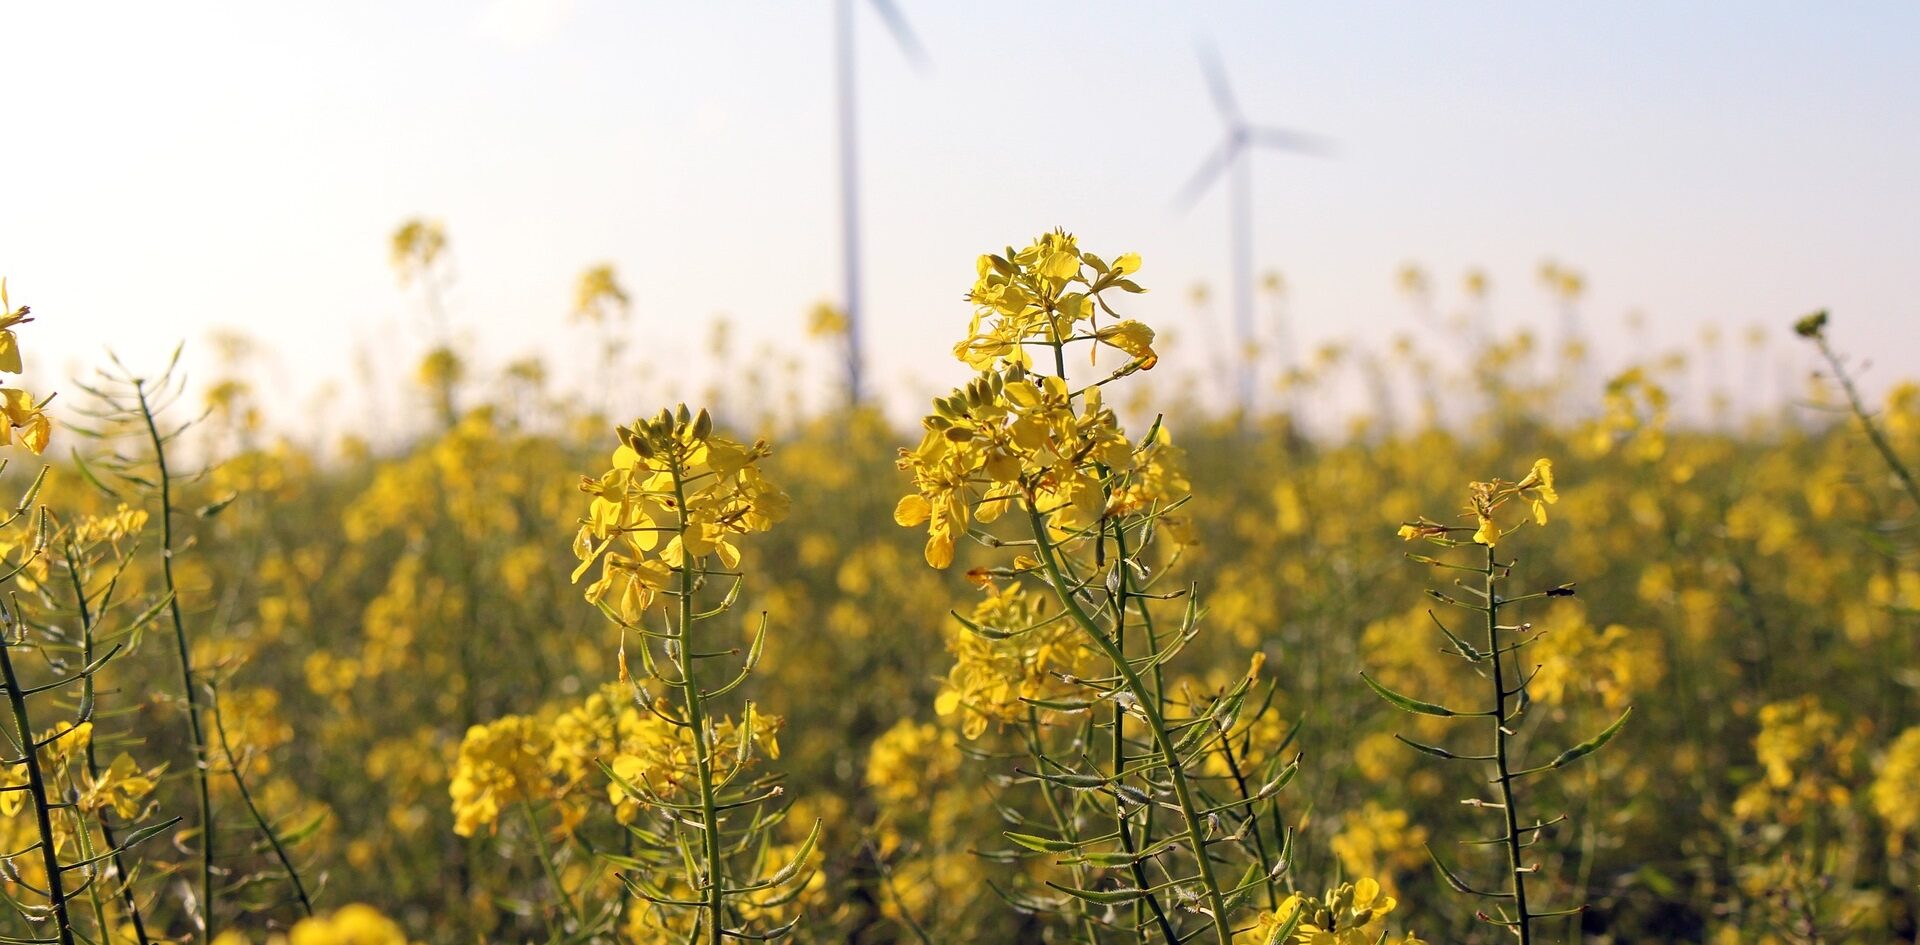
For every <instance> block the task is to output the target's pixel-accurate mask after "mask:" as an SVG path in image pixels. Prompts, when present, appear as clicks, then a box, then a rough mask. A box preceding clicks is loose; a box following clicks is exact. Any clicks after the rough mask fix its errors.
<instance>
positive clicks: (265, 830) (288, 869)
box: [207, 689, 313, 916]
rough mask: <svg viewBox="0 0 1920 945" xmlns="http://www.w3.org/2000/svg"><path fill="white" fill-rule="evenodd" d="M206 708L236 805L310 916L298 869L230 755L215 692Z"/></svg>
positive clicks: (218, 696)
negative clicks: (237, 800) (236, 794)
mask: <svg viewBox="0 0 1920 945" xmlns="http://www.w3.org/2000/svg"><path fill="white" fill-rule="evenodd" d="M207 708H208V709H209V710H211V713H212V716H213V733H214V735H215V736H216V737H217V738H219V740H220V753H221V754H222V755H225V756H226V759H227V770H228V771H229V772H231V773H232V775H233V786H234V787H235V788H236V789H238V790H239V792H240V802H241V803H242V804H243V805H245V806H246V808H247V815H248V816H249V817H251V818H253V824H254V826H255V827H258V828H259V829H260V833H261V835H262V836H264V837H266V838H267V845H268V846H269V847H271V848H272V849H273V856H274V858H275V859H277V860H279V861H280V869H281V871H283V872H285V873H286V874H287V882H288V883H289V884H290V885H292V886H293V894H294V895H295V896H296V897H298V898H299V900H300V909H301V911H302V912H305V913H306V914H307V915H309V916H311V915H313V900H312V899H311V898H308V896H307V884H306V883H304V882H302V881H301V880H300V870H299V869H298V868H296V867H295V866H294V865H293V858H292V857H291V856H288V855H287V848H286V846H285V845H284V844H282V843H281V842H280V832H279V831H277V830H275V829H273V823H272V822H271V821H269V820H267V818H266V815H265V814H262V813H261V812H260V805H258V804H256V803H254V800H253V791H252V789H250V788H248V787H247V776H246V772H244V771H241V770H240V759H239V758H238V757H236V756H235V755H234V753H233V743H232V742H231V741H228V739H227V723H226V720H225V719H224V718H223V717H222V716H221V714H220V694H219V692H217V691H212V690H211V689H210V690H209V692H208V693H207Z"/></svg>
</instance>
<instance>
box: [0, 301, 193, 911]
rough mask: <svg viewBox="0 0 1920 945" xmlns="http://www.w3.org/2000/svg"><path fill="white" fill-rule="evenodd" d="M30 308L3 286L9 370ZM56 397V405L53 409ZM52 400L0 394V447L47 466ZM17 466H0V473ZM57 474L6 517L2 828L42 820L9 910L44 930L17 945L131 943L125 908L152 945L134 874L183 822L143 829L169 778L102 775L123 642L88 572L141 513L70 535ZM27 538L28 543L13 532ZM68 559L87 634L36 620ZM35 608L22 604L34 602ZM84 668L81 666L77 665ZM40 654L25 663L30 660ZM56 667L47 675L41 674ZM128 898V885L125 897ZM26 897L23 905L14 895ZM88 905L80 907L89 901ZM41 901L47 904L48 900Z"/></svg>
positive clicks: (20, 859) (2, 518)
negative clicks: (103, 679)
mask: <svg viewBox="0 0 1920 945" xmlns="http://www.w3.org/2000/svg"><path fill="white" fill-rule="evenodd" d="M28 316H29V309H28V308H27V307H26V306H21V307H19V308H14V307H13V305H12V303H11V301H10V300H9V299H8V298H7V295H6V288H5V282H4V281H0V372H5V373H13V374H17V373H20V371H21V369H22V364H21V354H20V347H19V339H18V337H17V336H16V335H15V333H14V329H15V328H16V327H18V326H20V325H23V324H26V323H27V322H30V321H32V319H31V318H30V317H28ZM48 399H49V400H50V399H51V398H48ZM45 405H46V401H44V400H36V399H35V398H34V397H33V396H32V395H30V394H28V393H27V392H26V391H24V390H20V389H17V388H10V387H9V388H0V409H4V412H5V422H4V423H0V446H7V445H14V444H18V445H20V446H24V447H26V448H27V449H28V450H29V451H31V452H32V453H34V454H36V455H38V454H39V453H40V452H41V451H43V450H44V449H45V448H46V446H47V443H48V439H49V436H50V434H51V427H52V424H51V421H50V420H49V419H48V417H47V415H46V414H45V412H44V409H43V408H44V407H45ZM5 466H6V460H4V459H0V469H4V468H5ZM46 481H47V468H46V467H44V466H43V467H42V468H41V470H40V472H39V474H38V475H36V476H34V478H33V480H32V482H31V483H30V484H29V485H28V487H27V488H26V490H25V491H24V492H23V493H22V495H21V497H20V500H19V502H18V503H17V504H15V505H14V506H13V507H11V508H10V509H6V510H4V511H0V534H4V533H9V532H14V534H12V535H9V536H8V537H7V538H6V539H4V541H0V544H3V545H4V548H5V549H6V550H5V551H4V553H0V584H4V585H5V587H6V591H5V595H4V597H0V696H3V697H4V699H5V702H6V704H7V708H8V710H9V716H10V719H9V724H7V725H6V726H5V728H6V730H7V738H6V744H7V745H8V748H7V749H6V750H5V751H4V753H3V754H4V757H0V817H3V818H6V819H11V818H13V817H15V816H17V815H19V814H20V813H22V812H23V811H25V812H27V813H30V814H31V816H32V827H31V830H30V833H29V835H30V836H32V837H33V841H32V843H30V844H29V845H27V846H25V847H23V848H20V849H16V850H13V851H11V852H9V853H8V854H7V856H6V862H5V867H6V868H5V871H4V872H5V874H6V876H5V878H6V881H7V885H8V887H9V889H8V891H7V893H6V894H4V895H0V899H4V901H5V902H6V904H7V905H8V906H9V907H10V908H11V909H12V910H13V911H14V912H15V913H16V914H17V915H18V916H19V917H20V918H22V919H24V920H25V921H26V922H27V923H28V925H29V927H30V928H32V929H33V930H34V933H33V935H32V936H31V937H27V938H10V939H9V940H10V941H29V942H45V943H54V942H58V943H61V945H72V943H74V942H76V941H102V940H104V939H105V938H106V937H107V936H108V935H109V934H124V932H123V931H122V930H121V929H120V928H115V927H114V924H113V922H112V920H111V919H109V917H108V914H107V905H106V902H107V901H108V900H110V899H114V898H118V899H120V901H122V902H124V903H125V906H126V913H125V916H124V921H126V922H128V923H129V924H130V925H131V927H132V928H134V929H136V930H139V931H138V932H137V937H138V939H139V940H140V941H142V942H144V941H146V933H145V931H144V923H143V918H142V916H141V914H140V907H139V904H138V901H137V897H136V896H135V895H134V893H133V891H132V885H131V884H132V883H133V878H132V876H131V871H130V869H129V867H128V865H127V864H128V863H129V862H130V853H131V851H132V849H133V847H135V846H136V845H138V844H140V843H143V842H145V841H146V840H149V839H151V838H153V837H155V836H157V835H159V834H161V833H162V832H164V831H166V830H168V829H170V828H172V827H173V826H174V825H175V824H177V823H179V819H178V818H174V819H172V820H168V821H164V822H159V823H140V822H141V821H144V820H146V819H148V816H149V815H150V814H151V813H152V808H151V805H150V804H149V803H148V801H147V798H148V797H149V795H151V794H152V793H153V790H154V787H155V782H156V779H157V778H158V777H159V770H158V769H152V770H143V769H141V768H140V767H138V766H137V765H136V764H135V763H134V762H133V760H132V758H131V757H130V756H128V755H125V754H122V755H120V756H119V757H117V758H116V759H115V760H114V762H113V763H112V764H111V765H109V766H107V767H106V768H105V769H102V768H101V767H100V765H99V764H98V762H97V760H96V752H95V748H94V730H93V729H94V725H93V719H94V715H95V709H96V706H97V701H96V693H97V691H98V686H97V682H96V679H97V677H98V675H99V673H100V672H101V670H102V669H104V668H105V667H106V666H107V665H108V664H109V663H111V662H112V661H113V659H114V658H115V657H116V656H118V655H120V653H121V652H122V650H123V648H124V646H125V640H124V639H122V640H120V641H119V642H115V643H113V644H112V645H111V646H109V647H108V648H107V649H105V650H104V651H98V650H97V649H96V646H97V645H98V644H99V643H100V637H99V636H98V635H97V633H96V631H97V629H98V619H97V618H98V616H99V614H100V613H101V612H102V611H104V609H105V605H104V601H103V600H101V599H94V600H91V601H90V594H89V591H88V590H87V589H86V586H85V582H84V580H83V578H82V577H81V576H80V573H81V572H79V570H78V568H79V567H80V565H78V564H77V563H76V562H77V561H79V560H82V559H88V558H89V556H90V555H91V553H92V552H91V549H92V548H93V546H95V545H97V544H100V543H108V544H112V543H115V542H117V541H119V540H120V539H122V538H124V537H125V536H126V534H127V533H128V532H129V531H134V530H138V528H139V527H140V526H141V525H143V524H144V523H145V519H144V516H143V515H140V514H138V513H128V512H127V511H126V510H125V509H124V508H123V509H122V512H121V515H119V516H114V517H110V518H108V519H88V520H86V521H84V522H82V523H80V524H78V525H76V526H73V527H71V528H66V529H62V528H58V527H57V526H56V520H55V518H54V516H53V515H52V513H51V512H50V511H49V510H48V509H46V508H45V507H44V506H41V505H39V504H38V503H39V496H40V492H41V488H42V486H44V485H45V483H46ZM16 529H18V530H19V531H18V532H15V530H16ZM55 548H59V549H62V552H63V557H64V559H65V563H66V564H67V566H68V568H69V569H70V571H72V572H73V573H72V575H71V576H72V578H73V580H72V587H73V591H74V608H75V611H76V612H77V614H78V615H79V622H80V627H79V628H78V637H77V638H69V637H68V635H67V634H66V633H63V632H62V631H60V630H59V629H57V628H54V627H47V626H42V625H41V623H42V621H40V620H36V619H35V618H34V617H33V616H32V615H30V614H29V613H28V611H27V607H28V606H30V605H31V603H32V602H33V601H34V600H35V599H36V598H37V599H39V600H40V601H42V602H49V603H51V602H53V600H54V595H53V591H52V588H51V587H49V586H48V576H49V567H48V560H47V559H48V558H50V557H52V555H53V551H54V549H55ZM23 599H24V603H23ZM155 612H156V611H148V612H147V613H146V614H145V615H143V616H142V617H140V618H139V619H138V620H136V621H135V622H134V623H133V624H132V625H130V626H129V627H127V628H126V629H125V630H122V631H119V632H118V633H117V634H115V635H116V636H124V635H127V634H132V633H135V632H137V631H138V630H139V628H140V626H142V625H144V624H145V623H146V622H147V621H149V620H151V619H152V618H153V616H154V614H155ZM76 654H77V655H78V656H79V657H80V661H79V663H78V665H76V664H75V662H74V660H73V656H74V655H76ZM23 656H26V657H30V658H31V659H30V661H23V660H22V659H21V657H23ZM42 667H44V668H42ZM58 700H68V701H66V702H64V703H62V704H60V705H59V706H58V708H60V709H61V710H63V711H62V712H60V714H61V715H63V716H64V717H63V718H61V719H60V721H59V722H57V723H56V724H54V725H53V727H52V728H50V729H47V730H45V731H41V730H39V729H38V728H37V726H36V723H35V722H34V718H35V715H36V706H37V705H44V704H45V703H47V702H53V701H58ZM115 887H117V888H115ZM16 890H17V891H19V892H24V893H25V894H26V895H16V893H15V891H16ZM83 895H84V896H86V899H84V900H83V899H82V896H83ZM36 900H38V901H36ZM83 902H85V903H90V904H91V906H92V909H91V912H92V914H93V922H92V928H91V929H89V928H88V927H87V924H86V923H84V922H83V921H81V920H82V918H83V917H84V915H85V914H84V913H83V912H82V911H81V909H80V907H79V904H81V903H83Z"/></svg>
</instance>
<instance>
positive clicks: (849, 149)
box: [834, 0, 927, 404]
mask: <svg viewBox="0 0 1920 945" xmlns="http://www.w3.org/2000/svg"><path fill="white" fill-rule="evenodd" d="M857 2H858V0H834V38H835V44H834V52H835V55H836V57H837V60H838V67H837V68H836V70H835V75H836V78H837V79H838V83H839V92H840V96H839V98H840V265H841V278H842V282H841V293H842V301H843V304H845V305H846V307H847V399H848V401H849V402H850V403H853V404H858V403H860V401H861V398H862V397H863V395H864V391H863V389H862V385H863V378H862V376H861V375H862V370H861V368H862V364H861V357H860V325H861V316H862V314H863V312H862V305H861V298H860V155H859V137H858V135H857V134H855V121H854V119H855V117H856V116H855V114H854V112H855V111H856V108H855V104H856V103H855V99H854V93H855V88H854V77H853V67H854V46H853V13H854V11H853V8H854V5H855V4H856V3H857ZM867 2H868V3H870V4H872V6H873V10H874V12H875V13H877V14H879V16H880V22H881V23H883V24H885V25H886V27H887V32H889V33H892V34H893V41H894V43H895V44H896V45H898V46H899V47H900V51H901V52H902V53H903V54H905V55H906V57H907V61H908V62H911V63H913V65H914V66H915V67H916V68H924V67H925V65H926V61H927V54H926V50H924V49H923V48H921V46H920V40H919V39H918V38H917V37H915V36H914V35H913V30H912V29H911V28H909V27H908V26H907V20H906V17H904V16H901V15H900V8H899V7H896V6H894V4H893V0H867Z"/></svg>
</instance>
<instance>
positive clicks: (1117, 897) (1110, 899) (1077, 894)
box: [1047, 883, 1147, 906]
mask: <svg viewBox="0 0 1920 945" xmlns="http://www.w3.org/2000/svg"><path fill="white" fill-rule="evenodd" d="M1047 885H1048V886H1051V887H1053V888H1055V889H1058V890H1060V891H1061V892H1063V893H1066V894H1067V895H1069V896H1072V897H1073V898H1075V899H1084V900H1086V901H1087V902H1091V903H1094V904H1096V905H1102V906H1118V905H1125V904H1126V903H1129V902H1133V901H1135V900H1138V899H1142V898H1145V897H1146V895H1147V891H1146V890H1144V889H1134V888H1130V887H1121V888H1119V889H1078V888H1075V887H1072V886H1062V885H1060V884H1059V883H1048V884H1047Z"/></svg>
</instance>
